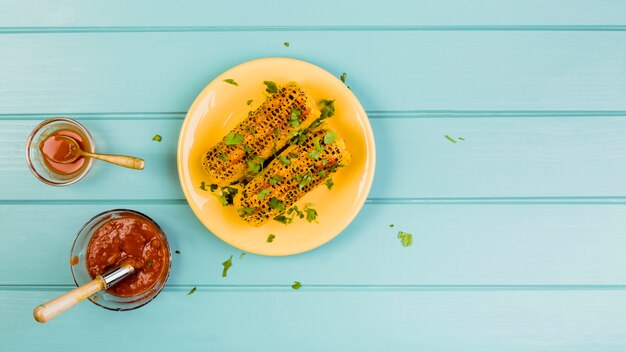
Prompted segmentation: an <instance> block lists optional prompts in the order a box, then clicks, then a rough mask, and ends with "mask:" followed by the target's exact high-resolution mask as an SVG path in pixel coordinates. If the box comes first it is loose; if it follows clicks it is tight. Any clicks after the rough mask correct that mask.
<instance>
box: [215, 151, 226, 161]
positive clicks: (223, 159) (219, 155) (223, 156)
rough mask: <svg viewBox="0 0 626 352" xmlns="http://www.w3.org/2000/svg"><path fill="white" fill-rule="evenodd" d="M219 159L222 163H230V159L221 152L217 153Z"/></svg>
mask: <svg viewBox="0 0 626 352" xmlns="http://www.w3.org/2000/svg"><path fill="white" fill-rule="evenodd" d="M217 158H218V159H220V160H221V161H228V157H227V156H226V154H224V152H223V151H221V150H220V151H219V152H218V153H217Z"/></svg>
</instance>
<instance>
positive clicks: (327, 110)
mask: <svg viewBox="0 0 626 352" xmlns="http://www.w3.org/2000/svg"><path fill="white" fill-rule="evenodd" d="M320 105H321V107H322V109H321V111H320V118H319V119H320V120H325V119H327V118H329V117H332V116H333V115H335V100H334V99H333V100H326V99H324V100H322V101H320Z"/></svg>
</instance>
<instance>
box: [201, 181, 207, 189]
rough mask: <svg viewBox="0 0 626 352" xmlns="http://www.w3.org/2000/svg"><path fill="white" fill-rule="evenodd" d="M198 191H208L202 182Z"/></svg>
mask: <svg viewBox="0 0 626 352" xmlns="http://www.w3.org/2000/svg"><path fill="white" fill-rule="evenodd" d="M200 189H201V190H203V191H208V189H206V183H204V181H202V182H200Z"/></svg>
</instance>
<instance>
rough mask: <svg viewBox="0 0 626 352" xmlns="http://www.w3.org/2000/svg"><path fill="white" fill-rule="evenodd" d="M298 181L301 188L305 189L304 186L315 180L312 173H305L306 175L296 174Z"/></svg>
mask: <svg viewBox="0 0 626 352" xmlns="http://www.w3.org/2000/svg"><path fill="white" fill-rule="evenodd" d="M296 181H298V182H299V183H300V184H299V185H298V186H299V187H300V189H303V188H304V187H306V186H307V185H308V184H309V183H311V182H312V181H313V177H311V175H304V176H301V175H296Z"/></svg>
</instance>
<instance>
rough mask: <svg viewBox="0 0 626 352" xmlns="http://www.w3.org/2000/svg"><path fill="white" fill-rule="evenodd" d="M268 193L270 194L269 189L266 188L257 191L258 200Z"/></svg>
mask: <svg viewBox="0 0 626 352" xmlns="http://www.w3.org/2000/svg"><path fill="white" fill-rule="evenodd" d="M269 194H270V190H269V189H267V188H263V189H262V190H261V192H259V200H263V199H264V198H265V197H266V196H268V195H269Z"/></svg>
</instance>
